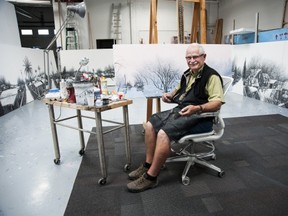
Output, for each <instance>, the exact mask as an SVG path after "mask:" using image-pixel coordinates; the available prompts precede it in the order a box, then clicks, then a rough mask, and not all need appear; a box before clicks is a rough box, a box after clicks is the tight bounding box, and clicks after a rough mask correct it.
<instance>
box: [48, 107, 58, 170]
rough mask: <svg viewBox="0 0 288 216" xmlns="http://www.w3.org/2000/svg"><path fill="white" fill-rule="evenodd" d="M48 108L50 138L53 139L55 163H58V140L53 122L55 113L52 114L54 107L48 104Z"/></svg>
mask: <svg viewBox="0 0 288 216" xmlns="http://www.w3.org/2000/svg"><path fill="white" fill-rule="evenodd" d="M48 109H49V117H50V126H51V132H52V139H53V145H54V153H55V159H54V163H55V164H57V165H58V164H60V150H59V142H58V135H57V128H56V124H55V123H54V122H55V114H54V108H53V105H48Z"/></svg>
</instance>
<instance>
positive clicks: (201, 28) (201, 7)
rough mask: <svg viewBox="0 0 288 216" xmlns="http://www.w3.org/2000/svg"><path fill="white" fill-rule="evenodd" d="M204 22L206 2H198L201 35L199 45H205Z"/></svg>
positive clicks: (205, 18) (202, 0) (201, 0)
mask: <svg viewBox="0 0 288 216" xmlns="http://www.w3.org/2000/svg"><path fill="white" fill-rule="evenodd" d="M206 20H207V17H206V1H205V0H200V33H201V38H200V42H201V44H206V43H207V34H206Z"/></svg>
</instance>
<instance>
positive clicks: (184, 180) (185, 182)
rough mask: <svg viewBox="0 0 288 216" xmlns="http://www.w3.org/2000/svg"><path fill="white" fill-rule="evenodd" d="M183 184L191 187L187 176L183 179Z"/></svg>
mask: <svg viewBox="0 0 288 216" xmlns="http://www.w3.org/2000/svg"><path fill="white" fill-rule="evenodd" d="M182 184H183V185H186V186H187V185H189V184H190V178H189V177H187V176H185V177H184V178H183V179H182Z"/></svg>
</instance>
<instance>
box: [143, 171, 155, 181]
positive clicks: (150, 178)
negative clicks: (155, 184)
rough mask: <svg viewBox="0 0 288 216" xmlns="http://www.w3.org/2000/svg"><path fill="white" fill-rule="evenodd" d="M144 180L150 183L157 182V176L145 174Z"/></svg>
mask: <svg viewBox="0 0 288 216" xmlns="http://www.w3.org/2000/svg"><path fill="white" fill-rule="evenodd" d="M144 178H146V179H148V180H150V181H156V180H157V176H151V175H149V174H148V173H147V172H146V173H145V174H144Z"/></svg>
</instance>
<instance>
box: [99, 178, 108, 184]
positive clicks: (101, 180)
mask: <svg viewBox="0 0 288 216" xmlns="http://www.w3.org/2000/svg"><path fill="white" fill-rule="evenodd" d="M98 184H99V185H105V184H106V178H101V179H99V180H98Z"/></svg>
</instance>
